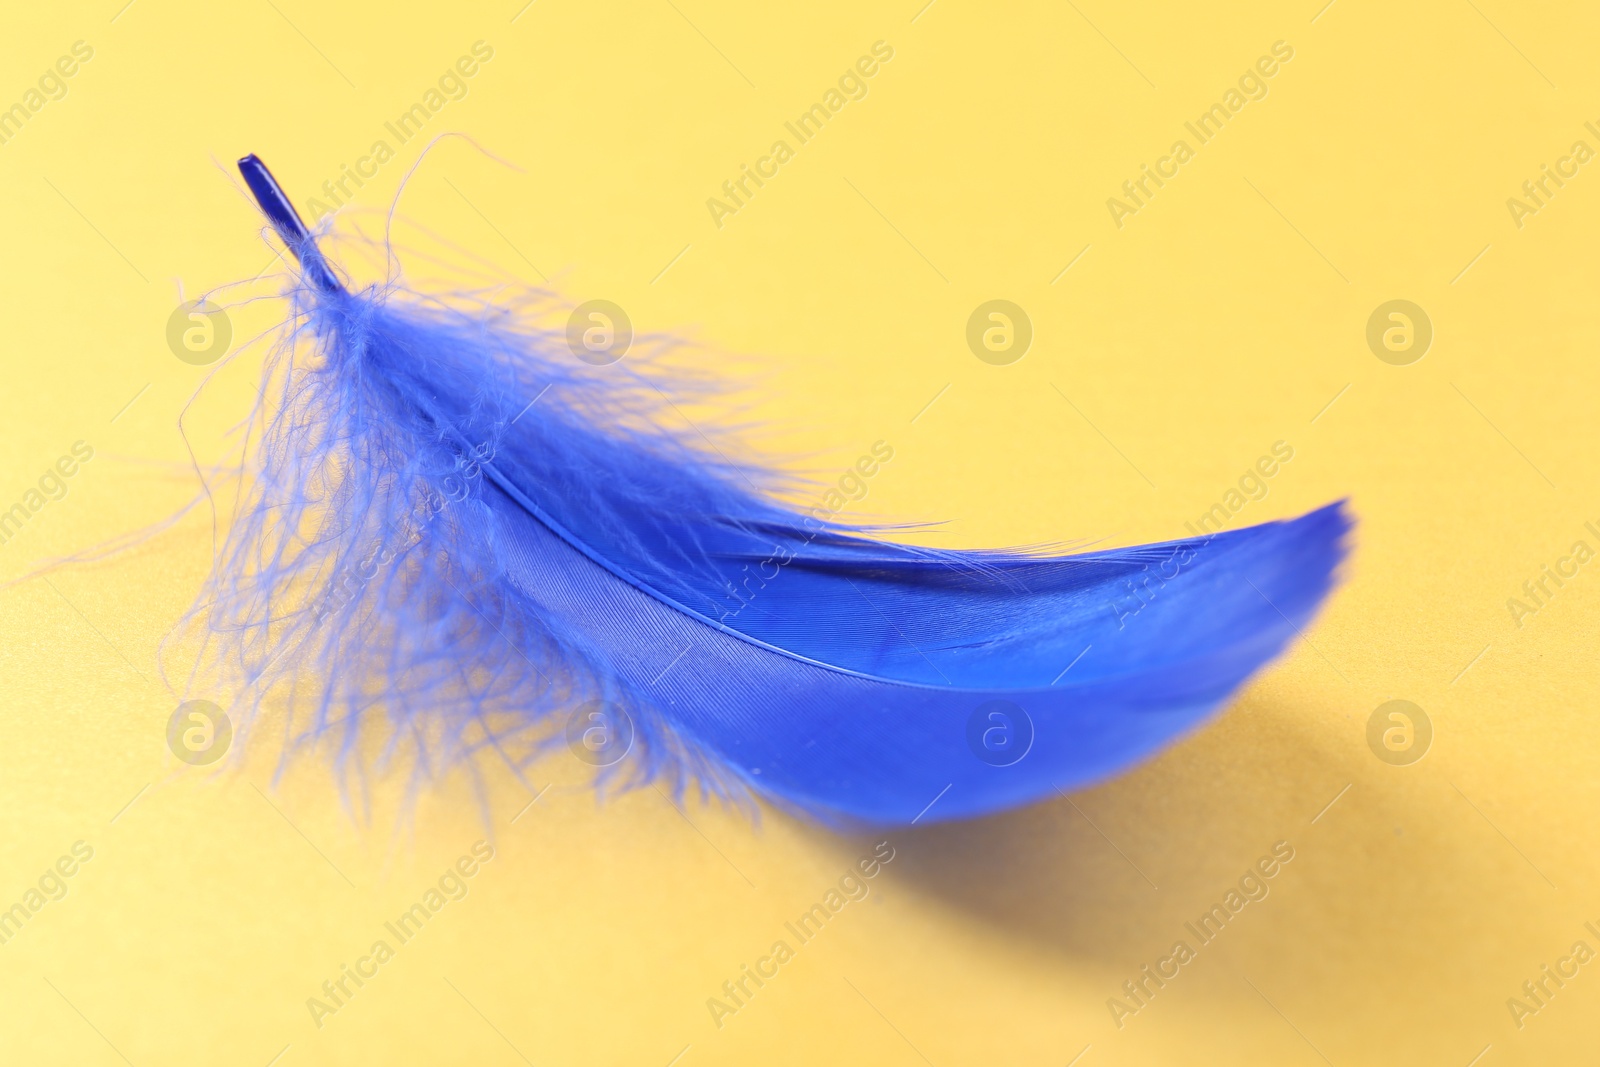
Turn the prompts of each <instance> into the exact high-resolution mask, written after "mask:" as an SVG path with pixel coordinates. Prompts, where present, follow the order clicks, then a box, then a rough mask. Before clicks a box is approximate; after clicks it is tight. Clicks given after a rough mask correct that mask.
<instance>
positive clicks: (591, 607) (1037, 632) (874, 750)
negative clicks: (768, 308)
mask: <svg viewBox="0 0 1600 1067" xmlns="http://www.w3.org/2000/svg"><path fill="white" fill-rule="evenodd" d="M241 169H242V170H244V171H245V174H246V178H247V180H250V184H251V187H252V189H253V191H255V192H256V193H257V196H258V199H261V200H262V202H263V206H264V208H266V210H267V212H268V216H269V218H271V219H272V221H273V223H274V225H275V226H276V227H277V229H278V231H279V233H280V235H281V236H282V237H283V238H284V239H285V241H287V242H288V243H289V244H290V246H291V248H292V249H293V250H294V251H295V252H296V254H297V255H298V256H299V258H300V260H301V262H302V274H301V282H300V284H299V285H298V286H297V287H296V288H295V289H294V290H293V291H292V293H291V296H292V299H293V301H294V305H295V316H294V318H293V319H292V320H291V321H292V326H291V328H290V330H289V333H288V336H287V338H286V339H285V341H284V343H283V344H281V345H280V346H279V347H278V349H277V350H276V351H275V353H274V355H273V356H272V358H271V359H270V361H269V363H268V367H267V370H266V380H267V383H268V389H267V390H266V392H265V396H266V400H265V402H264V403H263V405H262V407H261V409H260V411H259V413H258V421H257V424H256V430H257V431H258V435H259V436H258V440H257V441H256V443H255V446H254V447H253V449H252V450H251V453H250V456H251V458H250V460H249V466H248V468H247V470H246V474H247V480H246V483H245V484H246V486H247V488H246V491H245V495H244V496H243V497H242V499H241V503H240V506H239V509H238V511H237V513H236V515H235V516H234V521H233V523H232V525H231V527H230V529H229V532H228V536H227V538H226V541H225V543H224V545H223V548H222V551H221V555H220V558H219V560H218V564H217V567H216V569H215V572H214V574H213V576H212V578H211V580H210V583H209V586H208V589H207V591H206V593H205V595H204V596H203V597H202V601H203V603H204V607H203V608H201V609H197V613H196V615H195V618H196V620H197V621H203V623H204V630H205V632H206V633H207V634H208V638H207V648H206V657H207V661H208V662H209V664H210V666H211V667H213V668H216V669H219V670H220V671H221V672H222V673H223V674H224V675H226V676H228V677H229V678H230V679H231V681H232V683H233V684H234V685H235V686H236V687H237V689H238V691H239V693H240V694H241V695H240V698H239V699H240V700H241V701H242V702H243V704H244V705H246V706H247V707H253V708H260V707H264V706H265V704H266V703H267V699H268V697H267V695H268V694H269V693H272V692H274V691H280V687H281V691H282V692H284V693H286V700H287V703H288V706H289V709H290V716H291V717H290V719H289V726H288V737H289V738H290V740H291V745H290V748H291V749H293V748H295V747H298V746H299V745H301V744H304V743H312V742H324V743H328V742H331V743H332V745H333V750H334V751H335V753H337V755H338V758H339V759H341V760H343V761H346V762H347V764H348V765H351V766H355V765H362V766H364V765H365V762H366V761H367V760H368V759H369V758H370V757H371V752H372V748H371V747H370V746H371V745H372V744H373V743H374V742H373V740H372V738H373V736H374V734H376V735H377V736H380V737H381V738H382V741H381V742H380V743H379V744H380V748H379V752H380V753H381V754H382V756H383V757H385V758H388V759H392V760H396V761H398V760H401V759H405V760H408V761H409V764H410V766H411V767H412V768H413V769H414V771H415V773H417V774H418V776H419V777H420V778H426V777H431V776H432V775H433V774H435V773H437V772H438V770H439V769H440V767H441V764H443V765H453V764H456V763H458V762H459V761H461V760H462V759H464V758H468V757H471V756H472V755H474V754H476V753H478V752H480V751H484V750H493V751H495V752H497V753H499V754H500V755H502V756H504V757H505V758H507V759H508V760H510V761H511V762H512V763H513V764H514V765H517V766H521V765H522V764H523V763H525V762H526V761H527V760H528V759H531V758H533V756H535V755H537V754H538V753H539V752H542V751H544V750H546V749H548V748H550V747H552V746H555V745H559V744H561V743H562V742H563V741H570V742H572V743H573V744H574V745H576V746H580V747H579V748H577V749H575V750H578V751H591V750H592V751H594V752H595V753H597V754H596V755H595V757H594V758H592V759H591V760H590V761H591V762H593V763H596V764H597V765H601V764H606V763H609V762H610V759H611V757H610V756H608V755H605V753H607V752H608V751H610V749H609V748H608V747H607V743H609V745H610V746H611V748H615V747H617V746H621V747H622V748H627V749H631V751H630V753H629V755H630V757H631V758H630V759H629V760H628V761H626V762H624V763H622V764H619V765H618V766H616V767H611V768H609V771H608V773H613V774H614V773H617V772H618V770H619V768H626V771H627V772H631V774H632V775H633V780H646V779H649V778H652V777H655V776H657V775H662V776H665V777H667V778H669V779H671V780H672V782H673V783H674V786H675V788H679V789H681V788H682V787H683V785H684V784H685V783H686V782H690V781H693V782H697V783H698V784H699V785H700V786H701V788H702V789H707V790H710V791H713V792H716V793H721V794H727V795H731V794H736V793H742V792H743V791H744V790H754V791H756V792H758V793H760V794H762V795H764V796H766V797H767V798H769V799H771V800H773V801H775V802H777V803H779V804H781V805H784V806H786V807H790V808H793V809H796V810H799V811H802V812H805V813H807V814H809V815H811V816H813V817H816V818H818V819H821V820H824V821H828V822H835V823H844V822H868V823H875V824H905V823H909V822H912V821H927V822H932V821H937V820H943V819H953V818H966V817H972V816H979V815H984V814H987V813H990V812H995V811H1000V810H1004V809H1006V808H1010V807H1013V806H1016V805H1019V804H1026V803H1029V802H1031V801H1035V800H1039V799H1041V798H1044V797H1048V796H1050V795H1052V794H1053V793H1054V792H1055V791H1056V790H1058V789H1071V788H1074V787H1079V786H1083V785H1086V784H1089V783H1092V782H1095V781H1098V780H1100V779H1103V778H1105V777H1107V776H1109V775H1112V774H1115V773H1117V772H1119V771H1121V770H1123V769H1125V768H1127V767H1128V766H1129V765H1131V764H1132V763H1134V762H1136V761H1138V760H1140V759H1141V758H1144V757H1146V756H1148V755H1149V754H1151V753H1152V752H1154V751H1156V750H1157V749H1159V748H1160V747H1161V746H1163V745H1165V744H1168V743H1170V742H1171V741H1172V740H1174V739H1175V738H1176V737H1178V736H1179V735H1181V734H1183V733H1184V732H1185V731H1187V730H1190V729H1192V728H1194V727H1195V726H1196V725H1197V724H1198V723H1200V722H1201V721H1202V720H1204V719H1205V718H1206V717H1207V716H1208V715H1210V714H1212V713H1213V712H1215V711H1216V710H1217V709H1218V708H1219V707H1220V706H1221V705H1222V704H1223V703H1224V702H1225V701H1226V700H1227V699H1228V697H1229V695H1230V694H1231V693H1232V692H1234V691H1235V690H1236V689H1237V688H1238V687H1239V686H1240V685H1241V684H1242V683H1243V682H1244V681H1245V680H1246V679H1248V678H1249V677H1250V676H1251V674H1253V673H1254V672H1255V671H1256V670H1258V669H1259V668H1261V667H1262V666H1263V665H1264V664H1266V663H1267V662H1268V661H1270V660H1271V659H1273V658H1274V657H1275V656H1277V655H1278V654H1279V653H1280V652H1281V651H1282V650H1283V649H1284V648H1285V647H1286V646H1287V645H1288V644H1289V643H1290V642H1291V641H1292V640H1293V639H1294V638H1295V637H1296V635H1297V634H1298V633H1299V632H1300V631H1301V630H1302V629H1303V628H1304V627H1305V626H1306V625H1307V624H1308V623H1309V621H1310V620H1311V618H1312V616H1313V614H1314V613H1315V611H1316V609H1317V607H1318V606H1319V604H1320V603H1321V602H1322V600H1323V599H1324V598H1325V596H1326V595H1327V593H1328V592H1329V590H1330V588H1331V586H1332V583H1333V581H1334V574H1335V571H1336V569H1337V566H1338V564H1339V562H1340V560H1341V559H1342V557H1343V554H1344V543H1345V540H1346V535H1347V533H1348V531H1349V528H1350V521H1349V519H1348V517H1347V515H1346V512H1345V510H1344V508H1343V506H1342V505H1341V504H1332V505H1329V506H1326V507H1324V508H1321V509H1319V510H1317V511H1314V512H1312V513H1310V514H1308V515H1305V516H1302V517H1301V518H1298V519H1294V520H1292V521H1285V522H1273V523H1266V524H1263V525H1259V526H1254V527H1250V528H1247V529H1240V530H1233V531H1226V532H1223V533H1219V534H1215V535H1212V536H1208V537H1198V538H1191V539H1185V540H1179V541H1171V542H1165V543H1162V544H1152V545H1140V546H1135V547H1130V548H1120V549H1113V550H1109V551H1101V552H1090V553H1083V554H1078V555H1049V554H1044V553H1040V552H996V551H967V552H958V551H943V550H936V549H927V548H918V547H911V546H906V545H900V544H894V543H889V542H886V541H883V540H880V539H877V538H874V537H872V536H868V535H867V532H866V531H862V530H858V529H854V528H849V527H845V526H842V525H839V524H836V523H833V522H831V521H828V520H826V519H825V518H819V517H815V516H813V515H811V514H807V513H803V512H801V511H798V510H796V509H794V508H791V507H789V506H787V505H785V504H783V503H782V502H781V498H780V495H779V494H778V493H777V492H776V491H775V490H777V489H778V488H780V487H781V484H782V483H781V482H779V481H777V480H775V479H773V478H771V477H766V478H764V477H762V476H760V475H759V473H758V472H755V471H752V470H749V469H745V468H743V467H740V466H737V465H734V464H732V463H730V462H729V461H727V460H726V459H724V458H723V456H722V455H721V454H720V453H719V452H717V451H716V450H715V449H714V448H707V447H706V445H705V442H704V441H703V440H702V439H701V438H700V437H699V436H698V434H696V433H693V432H691V433H688V434H679V433H675V432H672V431H670V430H668V429H666V428H665V426H666V425H668V423H669V420H666V419H664V418H663V417H662V408H663V407H664V406H670V402H668V401H666V400H665V398H664V395H663V394H662V393H661V391H660V389H659V386H658V385H657V382H656V379H655V378H653V377H652V376H651V375H650V373H649V372H648V370H647V369H639V370H624V369H623V367H622V366H620V365H619V366H611V367H591V366H588V365H586V364H584V363H582V362H579V361H578V360H575V359H573V358H572V357H571V356H570V354H568V353H567V352H566V350H565V346H564V344H563V343H562V338H561V337H560V336H559V335H556V334H553V333H551V332H549V331H547V330H540V329H539V328H538V327H537V326H536V325H532V324H530V323H529V321H527V320H526V319H525V318H523V317H519V315H518V314H517V313H516V312H515V311H513V310H509V309H508V308H506V307H505V306H503V305H504V301H502V306H496V305H494V304H486V303H485V304H476V305H469V304H463V303H461V302H445V301H428V300H425V299H423V298H421V297H417V296H414V295H412V294H408V293H406V292H405V291H403V290H401V289H399V288H398V287H396V286H393V285H384V286H375V287H372V288H369V289H366V290H363V291H360V292H351V291H349V290H347V289H346V288H345V287H344V286H343V285H342V284H341V283H340V282H339V281H338V279H337V277H336V276H335V275H334V273H333V272H332V270H331V269H330V268H329V266H328V265H327V263H326V262H325V260H323V258H322V256H321V253H320V252H319V251H318V250H317V249H316V246H315V244H314V242H313V241H312V240H311V238H310V235H309V234H308V233H307V232H306V231H305V229H304V227H303V225H301V224H300V223H299V220H298V218H297V217H294V215H293V209H292V207H289V206H288V201H287V199H286V198H285V199H283V200H282V201H281V203H278V202H276V201H274V200H273V194H275V193H276V185H275V184H274V183H272V182H271V179H270V175H267V174H266V171H265V168H264V167H261V166H260V164H259V161H255V160H254V157H247V159H246V160H244V161H241ZM277 195H279V196H281V194H277ZM595 731H598V732H595ZM596 738H598V741H596V742H595V743H593V744H588V748H582V747H581V746H582V745H583V744H587V743H589V742H591V741H594V739H596Z"/></svg>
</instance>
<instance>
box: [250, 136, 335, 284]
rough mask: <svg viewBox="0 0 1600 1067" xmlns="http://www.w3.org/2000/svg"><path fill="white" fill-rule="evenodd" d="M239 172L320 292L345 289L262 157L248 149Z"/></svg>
mask: <svg viewBox="0 0 1600 1067" xmlns="http://www.w3.org/2000/svg"><path fill="white" fill-rule="evenodd" d="M239 173H240V174H241V175H243V176H244V183H245V184H246V185H248V186H249V187H250V192H251V194H252V195H254V196H255V198H256V203H257V204H259V205H260V207H261V212H262V214H264V215H266V216H267V221H269V222H271V223H272V228H273V229H274V230H276V231H277V233H278V236H279V237H280V238H281V239H282V240H283V243H284V244H286V245H288V246H289V251H291V252H293V253H294V254H295V258H297V259H298V260H299V261H300V266H301V269H302V270H304V271H305V276H306V279H307V280H308V281H310V282H311V284H312V285H313V286H315V287H316V288H317V289H319V290H321V291H322V292H325V293H342V292H344V286H342V285H340V284H339V279H337V278H335V277H334V276H333V271H332V270H331V269H329V267H328V261H327V260H326V259H325V258H324V257H323V255H322V249H320V248H318V247H317V242H316V239H315V238H313V237H312V236H311V230H310V229H309V228H307V226H306V224H305V220H303V219H301V217H300V213H299V212H298V211H296V210H295V209H294V204H292V203H290V201H289V197H288V194H286V193H285V192H284V191H283V186H281V185H279V184H278V179H276V178H274V177H273V176H272V172H271V171H270V170H268V169H267V165H266V164H265V163H263V162H261V158H260V157H259V156H257V155H255V153H251V154H250V155H247V156H245V157H244V158H243V159H241V160H239Z"/></svg>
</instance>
